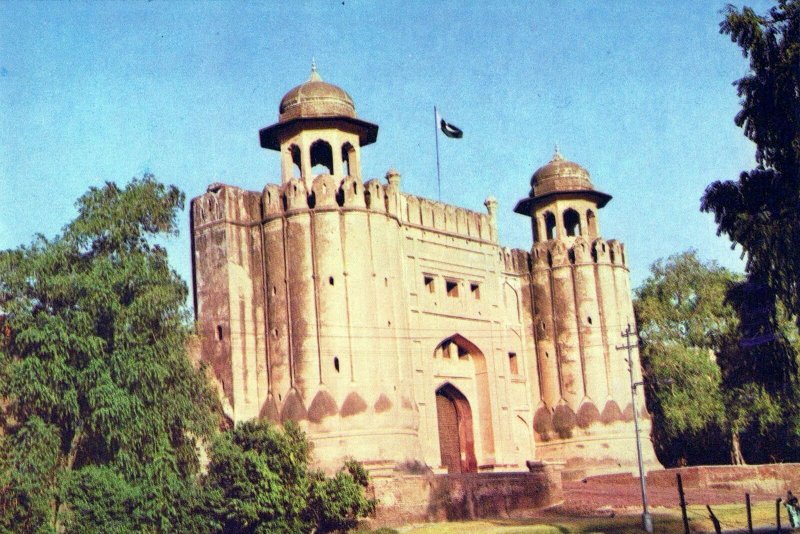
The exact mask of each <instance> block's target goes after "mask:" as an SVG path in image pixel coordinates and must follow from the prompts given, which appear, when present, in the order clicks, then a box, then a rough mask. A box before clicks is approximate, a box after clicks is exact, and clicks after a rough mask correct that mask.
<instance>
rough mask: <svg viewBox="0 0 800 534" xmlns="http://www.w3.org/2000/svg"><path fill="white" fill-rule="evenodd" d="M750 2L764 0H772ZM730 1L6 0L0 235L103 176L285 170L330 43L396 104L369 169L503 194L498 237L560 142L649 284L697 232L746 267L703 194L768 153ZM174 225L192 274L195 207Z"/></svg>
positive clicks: (507, 230) (467, 195)
mask: <svg viewBox="0 0 800 534" xmlns="http://www.w3.org/2000/svg"><path fill="white" fill-rule="evenodd" d="M748 5H751V6H752V7H754V8H756V9H757V10H758V11H760V12H763V11H764V10H765V9H766V8H767V7H768V6H769V4H768V3H766V2H763V1H758V2H749V3H748ZM723 7H724V2H717V1H703V2H697V1H688V0H686V1H680V2H656V1H651V2H642V1H630V2H627V1H620V2H584V1H531V2H522V1H519V2H499V1H489V2H480V3H479V2H455V1H454V2H434V3H430V2H422V1H383V2H362V1H351V0H345V1H341V0H339V1H336V2H327V1H326V2H322V1H320V2H303V3H300V2H290V3H280V4H279V3H277V2H274V3H273V2H270V3H246V4H245V3H233V2H231V3H221V2H215V3H190V2H175V3H162V2H150V3H141V2H108V3H92V4H89V3H82V2H69V3H67V2H62V3H43V2H42V3H39V2H36V3H25V2H4V3H0V106H2V113H1V114H0V139H2V141H1V142H0V191H2V193H0V249H5V248H11V247H16V246H18V245H20V244H26V243H29V242H30V241H31V239H32V237H33V235H34V234H35V233H36V232H41V233H43V234H45V235H47V236H52V235H54V234H55V233H56V232H58V231H59V230H60V229H61V228H62V227H63V226H64V224H66V223H67V222H68V221H69V220H71V219H72V218H73V217H74V216H75V208H74V202H75V199H76V198H77V197H78V196H80V195H81V194H82V193H83V192H85V191H86V189H87V188H88V187H90V186H92V185H101V184H102V183H103V182H104V181H116V182H120V183H124V182H126V181H127V180H129V179H130V178H131V177H133V176H141V175H142V174H143V173H145V172H151V173H153V174H155V175H156V176H157V177H158V178H159V179H160V180H162V181H164V182H167V183H172V184H176V185H178V186H179V187H180V188H181V189H183V190H184V191H185V192H186V194H187V197H188V198H192V197H194V196H197V195H199V194H201V193H202V192H204V191H205V188H206V186H207V185H208V184H209V183H211V182H216V181H220V182H225V183H229V184H232V185H237V186H240V187H244V188H248V189H253V190H259V191H260V190H261V189H262V188H263V186H264V185H265V184H266V183H269V182H279V181H280V174H279V172H280V171H279V161H278V157H277V153H274V152H270V151H266V150H264V149H262V148H260V146H259V143H258V129H259V128H261V127H264V126H267V125H269V124H272V123H273V122H275V121H276V119H277V115H278V103H279V101H280V99H281V97H282V95H283V94H284V93H286V92H287V91H288V90H289V89H291V88H292V87H293V86H295V85H297V84H299V83H301V82H303V81H305V80H306V79H307V78H308V74H309V67H310V63H311V58H312V57H314V58H316V61H317V65H318V68H319V72H320V73H321V75H322V76H323V78H324V79H325V80H326V81H329V82H331V83H335V84H337V85H339V86H341V87H343V88H344V89H345V90H347V91H348V92H349V93H350V95H351V96H352V97H353V99H354V101H355V103H356V110H357V112H358V114H359V116H360V117H361V118H363V119H365V120H368V121H371V122H375V123H377V124H379V125H380V131H379V134H378V141H377V143H376V144H374V145H371V146H369V147H367V148H365V150H364V151H363V153H362V167H363V175H364V176H365V177H366V178H374V177H383V176H384V174H385V173H386V171H387V170H388V169H389V168H390V167H394V168H396V169H398V170H399V171H400V173H401V174H402V176H403V181H402V188H403V190H404V191H406V192H410V193H413V194H417V195H421V196H427V197H431V198H435V197H436V194H437V189H436V158H435V147H434V129H433V106H434V105H437V106H438V107H439V109H440V110H441V112H442V114H443V116H444V117H445V118H446V119H447V120H448V121H450V122H452V123H454V124H456V125H457V126H458V127H460V128H461V129H463V130H464V132H465V134H464V138H463V139H461V140H451V139H444V138H443V139H440V153H441V174H442V200H444V201H446V202H450V203H454V204H457V205H460V206H464V207H467V208H470V209H476V210H483V209H484V208H483V201H484V199H485V198H486V197H487V196H489V195H493V196H495V197H496V198H497V199H498V200H499V202H500V218H499V224H500V238H501V241H502V242H503V243H504V244H505V245H507V246H511V247H517V248H524V249H529V248H530V246H531V235H530V225H529V220H528V219H527V218H524V217H522V216H519V215H516V214H514V213H513V212H512V209H513V207H514V204H515V203H516V201H517V200H518V199H519V198H521V197H523V196H525V195H527V192H528V190H529V180H530V176H531V175H532V173H533V172H534V171H535V170H536V169H537V168H538V167H540V166H541V165H544V164H545V163H547V162H548V161H549V160H550V158H551V156H552V154H553V147H554V145H555V144H558V145H559V146H560V148H561V152H562V154H564V156H565V157H567V158H568V159H571V160H573V161H576V162H578V163H580V164H581V165H583V166H584V167H586V168H587V169H588V170H589V172H590V173H591V175H592V180H593V182H594V184H595V187H597V188H598V189H600V190H602V191H605V192H607V193H610V194H611V195H613V196H614V199H613V200H612V201H611V202H610V203H609V204H608V206H607V207H606V208H605V209H604V210H602V211H601V212H600V226H601V230H602V233H603V235H604V237H606V238H617V239H620V240H622V241H623V242H624V243H626V246H627V248H628V258H629V262H630V265H631V278H632V283H633V285H634V286H636V285H638V284H639V283H641V281H642V280H643V279H644V278H645V277H646V276H647V273H648V267H649V265H650V264H651V263H652V262H653V261H655V260H656V259H658V258H661V257H665V256H668V255H670V254H674V253H678V252H681V251H683V250H685V249H687V248H689V247H694V248H696V249H698V250H699V252H700V255H701V257H703V258H704V259H715V260H717V261H719V262H720V263H721V264H723V265H725V266H727V267H729V268H732V269H735V270H741V268H742V263H741V261H740V260H739V252H738V250H737V251H731V250H730V245H729V242H728V241H727V239H725V238H724V237H717V236H716V235H715V225H714V223H713V219H712V217H711V216H709V215H706V214H701V213H699V210H698V207H699V199H700V196H701V195H702V193H703V190H704V188H705V187H706V185H707V184H708V183H710V182H711V181H712V180H715V179H734V178H736V177H737V176H738V174H739V172H741V171H742V170H744V169H747V168H750V167H752V166H753V152H754V148H753V146H752V145H751V144H750V143H749V142H748V141H747V140H746V139H745V138H744V137H743V136H742V134H741V131H740V130H739V129H738V128H737V127H736V126H735V125H734V124H733V117H734V115H735V114H736V112H737V110H738V109H739V103H738V101H739V99H738V97H737V95H736V91H735V88H734V87H733V86H732V82H733V81H734V80H736V79H737V78H740V77H742V76H743V75H744V74H745V73H746V72H747V63H746V61H745V59H744V58H743V57H742V56H741V53H740V51H739V49H738V48H737V47H736V46H735V45H734V44H733V43H731V42H730V41H729V39H728V38H727V37H726V36H723V35H719V33H718V25H719V21H720V19H721V14H720V10H721V9H722V8H723ZM180 224H181V230H182V231H181V235H180V237H178V238H174V239H170V240H168V242H167V245H168V249H169V253H170V259H171V262H172V264H173V265H174V267H175V269H176V270H177V271H178V272H179V273H180V274H181V276H183V277H184V279H186V280H187V281H190V277H191V264H190V257H189V254H190V252H189V233H188V214H187V213H186V212H184V213H183V214H182V215H181V220H180Z"/></svg>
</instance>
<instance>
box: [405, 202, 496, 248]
mask: <svg viewBox="0 0 800 534" xmlns="http://www.w3.org/2000/svg"><path fill="white" fill-rule="evenodd" d="M494 202H495V203H494V204H492V206H493V207H494V206H496V201H494ZM399 218H400V220H401V221H402V222H403V223H404V224H408V225H411V226H416V227H419V228H422V229H424V230H430V231H434V232H441V233H444V234H449V235H453V236H458V237H464V238H467V239H472V240H476V241H487V242H490V243H497V233H496V229H495V230H494V231H493V227H494V224H495V222H494V221H495V219H494V216H493V215H492V212H490V213H479V212H476V211H472V210H468V209H465V208H459V207H457V206H452V205H449V204H445V203H443V202H437V201H435V200H431V199H428V198H423V197H417V196H414V195H408V194H402V195H401V200H400V210H399Z"/></svg>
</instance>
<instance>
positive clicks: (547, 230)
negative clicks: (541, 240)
mask: <svg viewBox="0 0 800 534" xmlns="http://www.w3.org/2000/svg"><path fill="white" fill-rule="evenodd" d="M543 217H544V234H545V238H546V239H555V238H556V237H557V236H556V234H557V232H556V216H555V215H554V214H553V212H551V211H546V212H544V216H543Z"/></svg>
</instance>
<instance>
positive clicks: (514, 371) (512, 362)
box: [508, 352, 519, 376]
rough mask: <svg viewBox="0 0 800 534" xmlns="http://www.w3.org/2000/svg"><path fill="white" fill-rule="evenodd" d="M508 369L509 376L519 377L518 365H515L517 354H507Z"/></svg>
mask: <svg viewBox="0 0 800 534" xmlns="http://www.w3.org/2000/svg"><path fill="white" fill-rule="evenodd" d="M508 367H509V369H511V374H512V375H514V376H517V375H519V365H518V364H517V353H516V352H509V353H508Z"/></svg>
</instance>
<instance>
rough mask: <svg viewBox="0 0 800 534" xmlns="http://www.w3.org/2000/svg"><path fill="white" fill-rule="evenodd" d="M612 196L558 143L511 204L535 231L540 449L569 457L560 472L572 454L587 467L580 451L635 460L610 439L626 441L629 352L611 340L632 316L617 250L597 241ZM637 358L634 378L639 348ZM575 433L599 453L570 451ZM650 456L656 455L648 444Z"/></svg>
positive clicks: (608, 459) (604, 459) (606, 460)
mask: <svg viewBox="0 0 800 534" xmlns="http://www.w3.org/2000/svg"><path fill="white" fill-rule="evenodd" d="M609 200H611V195H608V194H606V193H603V192H600V191H597V190H596V189H595V188H594V187H593V185H592V182H591V180H590V178H589V172H588V171H587V170H586V169H584V168H583V167H581V166H580V165H578V164H577V163H573V162H571V161H568V160H566V159H564V157H563V156H562V155H561V153H560V152H559V151H558V147H556V151H555V154H554V155H553V158H552V160H551V161H550V162H549V163H547V164H546V165H544V166H543V167H541V168H540V169H538V170H537V171H536V172H535V173H534V174H533V177H532V179H531V191H530V194H529V196H528V197H527V198H524V199H522V200H520V201H519V202H518V203H517V205H516V207H515V208H514V211H515V212H517V213H519V214H522V215H526V216H528V217H531V225H532V230H533V249H532V251H531V257H532V269H531V289H532V294H533V308H534V310H533V311H534V313H533V325H534V332H533V334H534V339H535V345H536V358H537V364H538V368H539V380H540V388H539V390H540V392H541V393H540V398H538V399H532V402H533V403H534V405H536V406H537V409H536V415H535V418H534V432H535V433H536V441H537V451H538V453H539V454H540V455H541V456H542V458H543V459H546V460H566V461H567V469H569V466H570V460H571V459H580V460H579V461H578V462H576V464H581V465H582V466H586V458H587V455H588V456H589V457H594V458H596V461H597V463H598V466H597V467H598V468H599V470H602V468H603V464H610V463H613V464H618V465H623V464H629V465H630V466H633V465H635V464H634V463H633V462H632V461H631V458H628V457H627V455H628V451H632V450H634V449H633V447H629V446H628V445H627V444H621V443H612V442H614V441H619V440H629V439H632V438H633V428H632V426H633V425H632V424H631V421H632V418H633V412H632V407H631V402H630V401H631V398H630V387H629V381H628V371H627V369H628V367H627V361H626V359H625V358H626V356H627V354H624V353H623V352H622V351H619V350H617V345H620V344H622V341H623V340H622V338H621V332H622V330H624V328H625V325H627V324H630V325H631V326H632V327H633V325H634V319H633V306H632V303H631V296H630V283H629V277H628V268H627V263H626V260H625V252H624V248H623V246H622V244H621V243H619V242H618V241H615V240H611V241H605V240H604V239H602V238H601V237H600V227H599V223H598V217H597V213H598V211H599V210H600V208H602V207H604V206H605V205H606V204H607V203H608V201H609ZM634 359H635V362H634V372H635V373H636V374H637V375H638V376H641V371H640V369H639V361H638V354H634ZM629 427H631V428H629ZM580 436H587V437H588V436H592V437H594V438H595V440H596V441H597V443H598V448H599V450H598V451H596V453H595V452H594V451H587V450H585V448H581V450H578V449H575V450H573V448H572V447H573V446H574V443H575V438H579V437H580ZM603 443H605V445H603ZM647 456H648V460H654V455H653V453H652V447H650V448H648V455H647ZM634 459H635V458H634ZM589 469H591V467H590V468H589Z"/></svg>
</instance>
